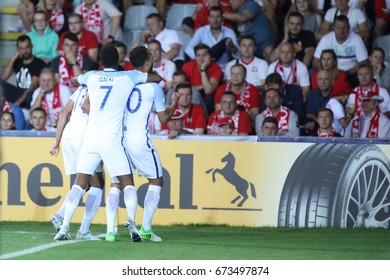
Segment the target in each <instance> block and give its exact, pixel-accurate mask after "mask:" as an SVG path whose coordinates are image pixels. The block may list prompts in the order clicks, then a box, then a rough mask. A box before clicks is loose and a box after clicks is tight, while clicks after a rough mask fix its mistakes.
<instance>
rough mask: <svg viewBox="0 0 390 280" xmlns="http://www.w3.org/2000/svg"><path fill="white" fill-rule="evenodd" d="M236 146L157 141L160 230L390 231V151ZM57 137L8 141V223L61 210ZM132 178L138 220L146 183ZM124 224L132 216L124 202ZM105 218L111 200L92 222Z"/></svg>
mask: <svg viewBox="0 0 390 280" xmlns="http://www.w3.org/2000/svg"><path fill="white" fill-rule="evenodd" d="M221 139H222V138H221ZM231 139H232V140H234V138H223V139H222V140H223V141H222V140H221V141H219V140H218V138H214V139H213V140H212V141H210V139H209V138H207V137H205V138H203V137H200V136H196V137H192V138H191V137H186V139H185V140H162V139H161V138H158V139H154V140H153V142H154V144H155V146H156V149H157V151H158V152H159V154H160V158H161V160H162V164H163V176H164V186H163V189H162V192H161V199H160V203H159V209H158V210H157V212H156V214H155V217H154V223H155V224H161V225H170V224H226V225H236V226H241V225H244V226H272V227H276V226H278V227H341V228H345V227H348V228H356V227H381V228H386V229H389V228H390V163H389V158H390V145H388V144H383V143H381V144H373V143H369V142H368V141H366V142H361V143H334V141H328V142H326V143H324V141H322V142H321V143H319V142H317V143H316V142H315V141H313V142H307V141H306V142H303V141H302V142H297V141H295V142H286V141H284V142H280V141H270V142H255V141H242V139H240V140H239V141H231ZM52 140H53V138H51V137H12V136H1V137H0V145H1V147H0V209H1V211H0V220H1V221H49V218H50V216H51V215H52V214H53V213H54V212H56V211H57V210H58V209H59V208H60V207H61V205H62V203H63V201H64V199H65V197H66V194H67V193H68V191H69V189H70V188H71V186H72V182H73V180H74V177H69V176H67V175H66V174H65V172H64V167H63V162H62V155H59V156H58V157H51V156H50V155H49V152H48V151H49V149H50V147H51V144H52ZM226 140H230V141H226ZM105 175H106V176H105V177H106V184H105V186H106V189H105V192H104V196H106V194H107V189H108V188H109V186H110V183H111V182H110V176H109V174H108V173H107V172H106V174H105ZM134 179H135V185H136V188H137V192H138V204H139V207H138V209H137V215H136V222H137V223H139V222H140V221H141V220H142V216H143V200H144V196H145V193H146V191H147V188H148V184H147V180H146V179H145V178H143V177H140V176H138V175H137V174H135V175H134ZM86 196H87V194H86V195H85V196H84V197H83V199H82V200H81V201H80V204H79V207H78V209H77V211H76V213H75V215H74V216H73V219H72V222H75V223H79V222H81V219H82V215H83V213H84V206H85V204H84V201H85V198H86ZM118 217H119V218H118V224H122V223H123V222H124V221H125V219H126V210H125V206H124V203H123V201H122V202H121V207H120V209H119V213H118ZM105 221H106V218H105V201H104V199H103V200H102V204H101V207H100V209H99V211H98V214H97V215H96V217H95V218H94V220H93V222H94V223H100V224H105Z"/></svg>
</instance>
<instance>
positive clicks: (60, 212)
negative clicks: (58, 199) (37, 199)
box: [57, 199, 66, 218]
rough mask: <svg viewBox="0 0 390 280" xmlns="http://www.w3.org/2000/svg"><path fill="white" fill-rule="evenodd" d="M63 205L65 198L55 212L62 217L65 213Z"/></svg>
mask: <svg viewBox="0 0 390 280" xmlns="http://www.w3.org/2000/svg"><path fill="white" fill-rule="evenodd" d="M65 205H66V199H65V200H64V202H63V203H62V205H61V208H60V210H58V211H57V214H58V215H59V216H60V217H62V218H64V215H65Z"/></svg>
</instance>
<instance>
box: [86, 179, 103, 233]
mask: <svg viewBox="0 0 390 280" xmlns="http://www.w3.org/2000/svg"><path fill="white" fill-rule="evenodd" d="M102 193H103V190H102V189H99V188H97V187H91V188H90V189H89V192H88V197H87V200H86V201H85V212H84V217H83V221H82V222H81V226H80V233H82V234H85V233H87V232H88V231H89V226H90V225H91V223H92V219H93V217H95V215H96V213H97V211H98V210H99V207H100V203H101V202H102Z"/></svg>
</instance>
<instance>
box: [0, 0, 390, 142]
mask: <svg viewBox="0 0 390 280" xmlns="http://www.w3.org/2000/svg"><path fill="white" fill-rule="evenodd" d="M176 4H184V5H185V4H191V5H194V4H195V5H196V8H195V11H194V13H193V15H192V16H190V17H186V18H184V19H183V22H182V26H183V30H184V32H186V34H188V35H189V36H190V37H191V39H190V40H189V42H185V43H184V42H183V41H182V40H181V38H180V36H179V34H178V32H177V31H176V30H173V29H168V28H166V26H165V22H166V20H167V14H168V13H167V11H169V9H170V8H171V7H172V6H173V5H176ZM135 5H154V6H155V7H156V11H157V12H156V13H151V14H149V15H147V16H146V18H145V21H146V23H147V26H145V30H147V31H146V32H144V33H141V34H139V35H138V36H137V37H136V38H134V40H133V41H132V43H131V44H126V43H125V42H124V34H123V32H124V31H122V30H125V28H124V22H125V16H126V11H127V10H128V9H131V8H132V6H135ZM18 10H19V14H20V21H19V24H18V25H17V26H14V27H10V29H9V30H10V31H12V32H23V33H24V34H23V35H21V36H19V37H18V39H17V40H16V51H15V54H14V55H13V56H12V57H11V58H10V59H9V61H8V63H7V64H6V65H5V67H4V69H3V72H2V75H1V86H2V87H3V97H2V100H1V102H0V105H1V106H2V109H1V111H2V112H3V113H2V117H1V129H2V130H6V129H7V130H8V129H18V130H34V131H45V130H46V131H51V130H55V127H56V123H57V121H58V117H59V113H60V112H61V110H62V108H63V105H64V104H66V102H67V100H68V99H69V98H70V96H71V94H72V93H73V92H74V91H75V90H76V88H77V85H76V84H74V80H73V78H74V77H76V76H77V75H79V74H81V73H85V72H86V71H89V70H97V69H101V67H100V66H99V58H98V50H99V49H100V48H101V47H102V46H104V45H106V44H113V45H114V46H115V47H116V48H117V50H118V53H119V54H120V63H119V64H120V67H121V69H120V70H132V69H133V67H132V65H131V63H130V62H129V60H128V53H129V51H130V50H131V49H132V48H134V47H135V46H138V45H145V46H146V47H147V48H148V49H149V50H150V52H151V53H152V55H153V69H152V71H154V72H156V73H158V74H159V75H160V76H161V77H162V81H161V82H160V86H161V87H162V89H163V91H164V93H165V95H166V104H167V105H170V104H171V100H170V98H171V96H172V93H173V92H178V93H179V94H180V95H181V98H180V100H179V102H178V105H177V112H176V113H175V116H174V118H173V119H172V121H171V122H170V123H168V125H161V124H159V122H158V119H157V118H156V117H155V115H154V114H153V112H152V113H151V117H150V126H149V128H150V131H151V133H155V134H157V133H159V134H166V135H168V136H169V137H170V138H173V137H176V136H177V135H180V134H196V135H201V134H209V135H259V136H263V135H264V136H267V135H280V136H283V135H286V136H294V137H295V136H318V137H353V138H390V120H389V117H390V97H389V90H390V65H388V63H390V60H389V57H390V54H389V53H388V52H389V49H390V1H389V0H376V1H374V0H349V1H348V0H317V1H316V0H176V1H175V0H171V1H167V0H161V1H160V0H159V1H150V0H149V1H148V0H145V1H142V0H138V1H137V0H39V1H37V0H21V1H20V5H19V7H18ZM127 20H129V19H127ZM386 60H389V61H386ZM12 75H15V79H16V83H14V84H13V83H10V82H9V81H8V80H9V78H10V77H11V76H12ZM42 123H45V125H44V126H42Z"/></svg>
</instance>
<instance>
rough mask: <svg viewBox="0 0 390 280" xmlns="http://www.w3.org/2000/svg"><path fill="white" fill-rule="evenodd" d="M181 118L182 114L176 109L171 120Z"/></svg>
mask: <svg viewBox="0 0 390 280" xmlns="http://www.w3.org/2000/svg"><path fill="white" fill-rule="evenodd" d="M183 117H184V114H183V113H182V112H181V111H180V110H179V109H176V110H175V112H174V113H173V115H172V118H171V120H178V119H181V118H183Z"/></svg>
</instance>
